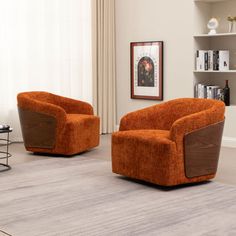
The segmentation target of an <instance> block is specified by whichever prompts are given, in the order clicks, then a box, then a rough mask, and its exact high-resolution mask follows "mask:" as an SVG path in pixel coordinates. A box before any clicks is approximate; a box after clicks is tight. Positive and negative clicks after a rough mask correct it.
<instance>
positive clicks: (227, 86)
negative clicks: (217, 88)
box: [224, 80, 230, 106]
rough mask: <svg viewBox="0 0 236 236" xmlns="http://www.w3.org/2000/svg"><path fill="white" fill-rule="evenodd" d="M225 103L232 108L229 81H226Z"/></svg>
mask: <svg viewBox="0 0 236 236" xmlns="http://www.w3.org/2000/svg"><path fill="white" fill-rule="evenodd" d="M224 103H225V105H226V106H230V88H229V81H228V80H225V87H224Z"/></svg>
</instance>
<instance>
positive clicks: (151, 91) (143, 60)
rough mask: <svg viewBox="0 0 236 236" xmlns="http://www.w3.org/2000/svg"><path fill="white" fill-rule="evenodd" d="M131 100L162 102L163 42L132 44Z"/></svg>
mask: <svg viewBox="0 0 236 236" xmlns="http://www.w3.org/2000/svg"><path fill="white" fill-rule="evenodd" d="M130 50H131V98H134V99H149V100H163V41H155V42H132V43H131V44H130Z"/></svg>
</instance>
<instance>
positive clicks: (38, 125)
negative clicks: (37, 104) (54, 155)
mask: <svg viewBox="0 0 236 236" xmlns="http://www.w3.org/2000/svg"><path fill="white" fill-rule="evenodd" d="M18 112H19V118H20V123H21V130H22V134H23V139H24V144H25V147H31V148H48V149H52V148H54V146H55V140H56V124H57V122H56V118H54V117H52V116H49V115H46V114H43V113H38V112H33V111H29V110H25V109H22V108H20V107H18Z"/></svg>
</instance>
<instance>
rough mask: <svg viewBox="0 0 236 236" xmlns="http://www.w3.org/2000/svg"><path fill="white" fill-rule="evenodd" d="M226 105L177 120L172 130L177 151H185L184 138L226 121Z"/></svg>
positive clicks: (172, 137)
mask: <svg viewBox="0 0 236 236" xmlns="http://www.w3.org/2000/svg"><path fill="white" fill-rule="evenodd" d="M224 111H225V107H224V105H222V106H218V107H217V108H216V107H212V108H210V109H208V110H205V111H201V112H197V113H194V114H191V115H188V116H185V117H182V118H180V119H178V120H176V121H175V122H174V123H173V125H172V127H171V129H170V139H171V140H173V141H174V142H176V145H177V150H178V151H183V141H184V136H185V135H186V134H188V133H190V132H193V131H195V130H198V129H201V128H204V127H207V126H209V125H212V124H215V123H218V122H221V121H223V120H224Z"/></svg>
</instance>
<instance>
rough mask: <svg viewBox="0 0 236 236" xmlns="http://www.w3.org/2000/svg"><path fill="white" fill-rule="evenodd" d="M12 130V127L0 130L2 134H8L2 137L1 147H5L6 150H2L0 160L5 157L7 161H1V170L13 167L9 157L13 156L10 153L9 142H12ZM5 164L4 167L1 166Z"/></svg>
mask: <svg viewBox="0 0 236 236" xmlns="http://www.w3.org/2000/svg"><path fill="white" fill-rule="evenodd" d="M11 132H12V128H9V129H5V130H0V134H6V135H7V137H6V138H0V147H1V148H2V147H5V151H2V150H0V160H2V159H5V160H6V162H5V163H0V172H3V171H7V170H10V169H11V167H10V166H9V164H8V159H9V158H10V157H11V154H10V153H9V144H10V139H9V136H10V133H11ZM1 166H3V169H2V168H1Z"/></svg>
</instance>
